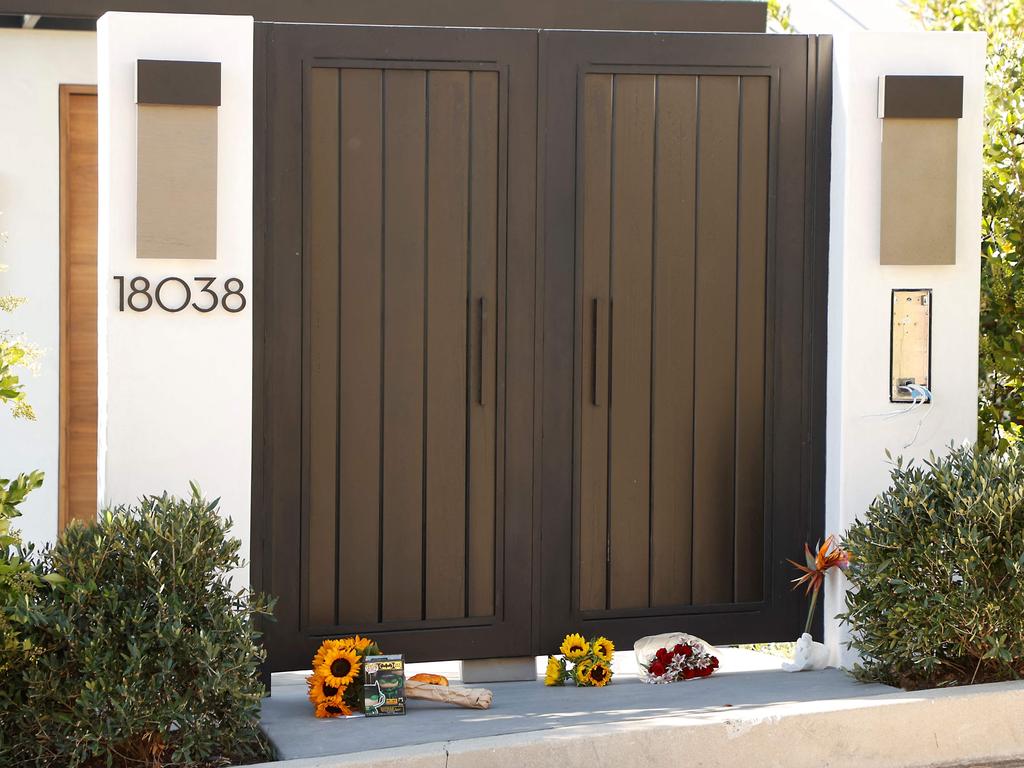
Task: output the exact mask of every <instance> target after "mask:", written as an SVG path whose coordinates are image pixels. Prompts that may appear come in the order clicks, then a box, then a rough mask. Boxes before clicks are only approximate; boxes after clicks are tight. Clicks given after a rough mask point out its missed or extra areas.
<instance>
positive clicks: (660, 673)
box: [640, 643, 718, 683]
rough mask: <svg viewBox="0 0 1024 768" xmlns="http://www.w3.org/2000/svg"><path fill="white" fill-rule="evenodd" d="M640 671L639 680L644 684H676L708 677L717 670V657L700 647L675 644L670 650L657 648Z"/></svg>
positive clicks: (688, 644) (689, 644)
mask: <svg viewBox="0 0 1024 768" xmlns="http://www.w3.org/2000/svg"><path fill="white" fill-rule="evenodd" d="M642 669H643V674H641V675H640V679H641V680H642V681H643V682H645V683H676V682H679V681H680V680H692V679H693V678H695V677H709V676H710V675H711V673H713V672H714V671H715V670H716V669H718V657H717V656H714V655H712V654H711V653H709V652H708V651H707V649H705V648H703V647H701V646H698V645H694V644H691V643H676V644H675V646H673V647H672V648H659V649H658V650H657V651H656V652H655V653H654V658H652V659H651V662H650V664H648V665H647V666H645V667H642Z"/></svg>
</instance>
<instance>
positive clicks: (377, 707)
mask: <svg viewBox="0 0 1024 768" xmlns="http://www.w3.org/2000/svg"><path fill="white" fill-rule="evenodd" d="M363 713H364V714H365V715H366V716H367V717H379V716H381V715H404V714H405V659H404V658H403V657H402V654H400V653H397V654H392V655H390V656H367V657H365V658H364V659H363Z"/></svg>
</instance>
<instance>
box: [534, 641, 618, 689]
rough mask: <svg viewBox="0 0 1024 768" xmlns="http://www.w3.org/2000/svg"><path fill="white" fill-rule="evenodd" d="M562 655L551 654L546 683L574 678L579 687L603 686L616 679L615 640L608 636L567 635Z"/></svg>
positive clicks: (558, 683) (557, 683) (561, 682)
mask: <svg viewBox="0 0 1024 768" xmlns="http://www.w3.org/2000/svg"><path fill="white" fill-rule="evenodd" d="M558 650H559V651H561V653H562V656H561V658H559V657H558V656H548V666H547V670H546V672H545V673H544V685H563V684H564V683H565V681H566V680H572V681H573V683H575V684H576V686H577V687H581V688H588V687H592V688H603V687H604V686H606V685H608V683H610V682H611V681H612V658H613V657H614V656H615V643H613V642H612V641H611V640H609V639H608V638H607V637H594V638H591V639H590V640H584V639H583V636H582V635H580V634H571V635H566V636H565V640H563V641H562V645H561V647H560V648H559V649H558Z"/></svg>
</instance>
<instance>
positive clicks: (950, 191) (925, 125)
mask: <svg viewBox="0 0 1024 768" xmlns="http://www.w3.org/2000/svg"><path fill="white" fill-rule="evenodd" d="M956 140H957V120H956V119H954V118H945V117H943V118H897V117H887V118H885V119H884V120H882V237H881V263H882V264H955V263H956V155H957V148H956Z"/></svg>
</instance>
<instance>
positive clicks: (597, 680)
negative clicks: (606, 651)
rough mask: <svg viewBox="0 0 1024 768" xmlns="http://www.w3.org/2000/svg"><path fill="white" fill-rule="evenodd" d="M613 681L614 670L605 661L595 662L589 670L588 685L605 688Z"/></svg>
mask: <svg viewBox="0 0 1024 768" xmlns="http://www.w3.org/2000/svg"><path fill="white" fill-rule="evenodd" d="M611 680H612V668H611V667H610V666H609V665H608V664H607V663H606V662H603V661H595V662H594V663H593V664H592V665H591V666H590V669H589V670H587V681H588V683H587V684H588V685H593V686H595V687H597V688H603V687H604V686H606V685H608V683H610V682H611Z"/></svg>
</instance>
